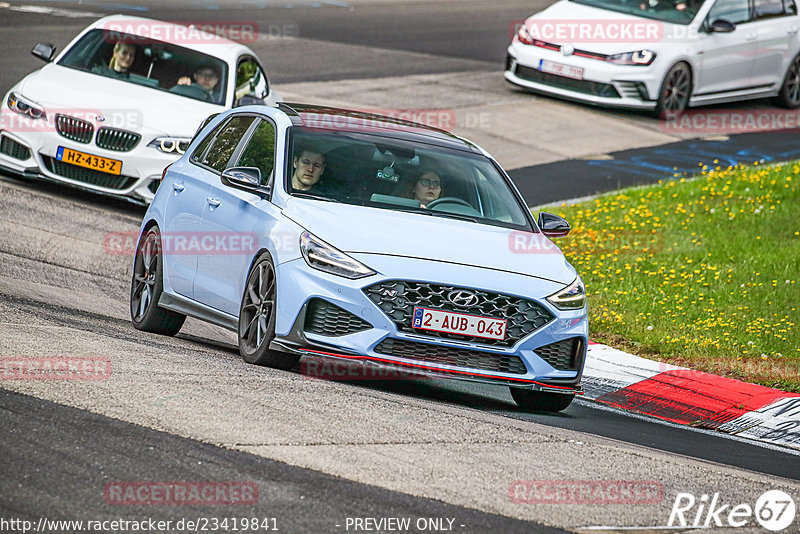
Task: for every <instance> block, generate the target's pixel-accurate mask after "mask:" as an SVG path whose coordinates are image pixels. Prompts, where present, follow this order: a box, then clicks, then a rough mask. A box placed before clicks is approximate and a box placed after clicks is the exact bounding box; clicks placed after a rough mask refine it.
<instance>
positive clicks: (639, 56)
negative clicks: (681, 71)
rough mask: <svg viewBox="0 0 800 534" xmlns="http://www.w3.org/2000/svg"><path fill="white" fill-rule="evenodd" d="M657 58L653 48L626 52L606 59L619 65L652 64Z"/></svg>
mask: <svg viewBox="0 0 800 534" xmlns="http://www.w3.org/2000/svg"><path fill="white" fill-rule="evenodd" d="M655 59H656V53H655V52H653V51H652V50H637V51H635V52H624V53H622V54H614V55H613V56H608V57H607V58H606V61H608V62H609V63H616V64H617V65H642V66H646V65H649V64H651V63H652V62H653V61H654V60H655Z"/></svg>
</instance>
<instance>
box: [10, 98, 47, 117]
mask: <svg viewBox="0 0 800 534" xmlns="http://www.w3.org/2000/svg"><path fill="white" fill-rule="evenodd" d="M6 103H7V104H8V107H9V108H11V110H12V111H16V112H17V113H20V114H22V115H27V116H29V117H30V118H32V119H47V114H46V113H45V112H44V108H43V107H42V106H40V105H39V104H37V103H35V102H33V101H31V100H28V99H27V98H25V97H23V96H21V95H18V94H16V93H9V94H8V100H7V101H6Z"/></svg>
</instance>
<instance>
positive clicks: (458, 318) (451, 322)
mask: <svg viewBox="0 0 800 534" xmlns="http://www.w3.org/2000/svg"><path fill="white" fill-rule="evenodd" d="M411 326H412V327H414V328H420V329H422V330H433V331H435V332H449V333H451V334H461V335H464V336H477V337H485V338H487V339H505V337H506V320H505V319H494V318H492V317H482V316H480V315H469V314H466V313H457V312H449V311H442V310H434V309H431V308H414V317H413V319H412V321H411Z"/></svg>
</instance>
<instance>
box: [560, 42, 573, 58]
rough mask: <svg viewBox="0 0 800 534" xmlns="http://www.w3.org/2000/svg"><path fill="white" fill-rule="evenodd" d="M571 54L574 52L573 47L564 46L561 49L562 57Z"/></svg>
mask: <svg viewBox="0 0 800 534" xmlns="http://www.w3.org/2000/svg"><path fill="white" fill-rule="evenodd" d="M573 52H575V47H574V46H572V45H564V46H562V47H561V55H562V56H571V55H572V53H573Z"/></svg>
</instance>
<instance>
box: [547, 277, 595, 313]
mask: <svg viewBox="0 0 800 534" xmlns="http://www.w3.org/2000/svg"><path fill="white" fill-rule="evenodd" d="M547 300H548V301H549V302H550V303H551V304H552V305H553V306H555V307H556V308H558V309H559V310H580V309H581V308H583V307H584V306H586V286H584V285H583V280H581V277H580V276H579V277H577V278H576V279H575V280H574V281H573V282H572V283H571V284H570V285H568V286H567V287H565V288H564V289H562V290H561V291H559V292H557V293H553V294H552V295H550V296H549V297H547Z"/></svg>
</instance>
